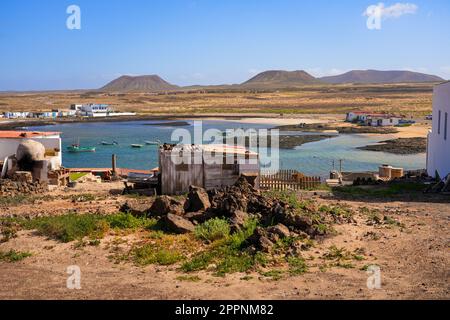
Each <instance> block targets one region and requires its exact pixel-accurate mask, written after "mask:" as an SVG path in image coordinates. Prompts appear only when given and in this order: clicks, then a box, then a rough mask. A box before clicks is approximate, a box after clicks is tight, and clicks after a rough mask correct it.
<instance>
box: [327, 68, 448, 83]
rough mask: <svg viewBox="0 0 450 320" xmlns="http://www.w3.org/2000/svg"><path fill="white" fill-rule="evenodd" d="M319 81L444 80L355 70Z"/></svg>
mask: <svg viewBox="0 0 450 320" xmlns="http://www.w3.org/2000/svg"><path fill="white" fill-rule="evenodd" d="M319 80H321V81H323V82H327V83H336V84H337V83H406V82H439V81H444V79H442V78H440V77H437V76H433V75H429V74H424V73H419V72H412V71H378V70H353V71H349V72H347V73H344V74H341V75H337V76H329V77H322V78H319Z"/></svg>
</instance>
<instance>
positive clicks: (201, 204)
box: [184, 186, 211, 212]
mask: <svg viewBox="0 0 450 320" xmlns="http://www.w3.org/2000/svg"><path fill="white" fill-rule="evenodd" d="M210 207H211V203H210V202H209V196H208V193H207V192H206V190H205V189H203V188H200V187H195V186H190V187H189V194H188V196H187V200H186V202H185V203H184V210H185V211H186V212H196V211H205V210H208V209H209V208H210Z"/></svg>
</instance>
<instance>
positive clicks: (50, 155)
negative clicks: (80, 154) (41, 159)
mask: <svg viewBox="0 0 450 320" xmlns="http://www.w3.org/2000/svg"><path fill="white" fill-rule="evenodd" d="M27 139H30V140H34V141H37V142H40V143H42V144H43V145H44V147H45V155H46V156H45V157H46V160H49V161H50V164H51V169H59V168H60V167H61V165H62V150H61V136H60V133H59V132H32V131H0V161H3V160H4V159H5V158H6V157H9V156H12V155H14V154H16V151H17V147H18V146H19V144H20V143H21V142H22V141H24V140H27Z"/></svg>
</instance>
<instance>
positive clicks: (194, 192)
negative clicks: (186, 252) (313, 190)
mask: <svg viewBox="0 0 450 320" xmlns="http://www.w3.org/2000/svg"><path fill="white" fill-rule="evenodd" d="M316 209H317V208H314V209H313V208H311V209H308V208H305V209H304V213H311V214H299V213H298V212H297V211H296V208H294V207H292V206H291V205H289V204H288V203H286V202H284V201H282V200H280V199H275V198H272V197H268V196H265V195H264V194H262V193H261V192H260V191H259V190H257V189H255V188H254V187H252V185H251V184H250V183H249V182H248V181H247V179H246V178H245V177H244V176H241V177H240V178H239V180H238V181H237V182H236V183H235V184H234V185H232V186H229V187H224V188H220V189H213V190H210V191H206V190H205V189H203V188H199V187H195V186H191V187H190V190H189V193H188V195H187V199H186V200H185V201H180V200H178V199H175V198H173V197H169V196H159V197H157V198H156V199H155V201H154V202H153V204H152V206H151V208H150V209H148V210H146V211H145V212H141V214H145V215H146V216H147V217H152V218H158V219H160V221H161V222H163V223H164V225H165V227H166V228H167V229H168V230H169V231H171V232H174V233H189V232H193V231H194V229H195V225H197V224H200V223H203V222H205V221H207V220H209V219H212V218H216V217H220V218H226V219H228V221H229V222H230V226H231V231H232V232H236V231H239V230H241V229H242V228H243V227H244V226H245V223H246V221H247V220H248V219H251V218H253V219H258V221H259V222H260V225H261V226H262V227H258V228H257V229H256V230H255V232H254V234H253V235H252V236H251V237H250V238H249V242H250V244H252V245H253V246H254V247H255V248H256V249H258V250H263V251H268V250H270V248H271V247H272V246H273V245H274V243H275V242H277V241H278V240H280V239H283V238H286V237H302V238H307V237H316V236H323V235H325V231H324V230H322V229H321V228H318V227H317V226H318V224H321V223H325V220H322V218H321V216H320V212H318V210H316ZM122 210H123V211H128V212H132V213H134V214H136V213H137V211H136V210H133V209H132V208H130V206H129V205H128V204H125V205H124V206H123V207H122ZM308 210H309V211H308ZM313 217H314V218H313Z"/></svg>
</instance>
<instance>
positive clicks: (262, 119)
mask: <svg viewBox="0 0 450 320" xmlns="http://www.w3.org/2000/svg"><path fill="white" fill-rule="evenodd" d="M333 117H334V118H335V119H337V118H340V117H342V115H339V114H336V115H322V117H320V118H319V119H322V120H319V119H318V117H317V116H314V115H307V114H305V115H302V116H301V117H295V116H288V117H280V116H278V115H274V114H271V115H263V114H186V115H173V114H160V115H137V116H125V117H102V118H67V119H36V120H28V119H25V120H17V119H15V120H3V121H0V130H17V128H21V127H41V126H47V125H56V124H72V123H99V122H128V121H146V120H148V121H152V120H159V121H169V120H171V121H177V120H217V121H229V122H240V123H251V124H268V125H273V126H277V125H293V124H298V123H301V122H303V123H310V124H313V123H319V122H324V121H326V122H328V121H330V120H331V119H332V118H333Z"/></svg>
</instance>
